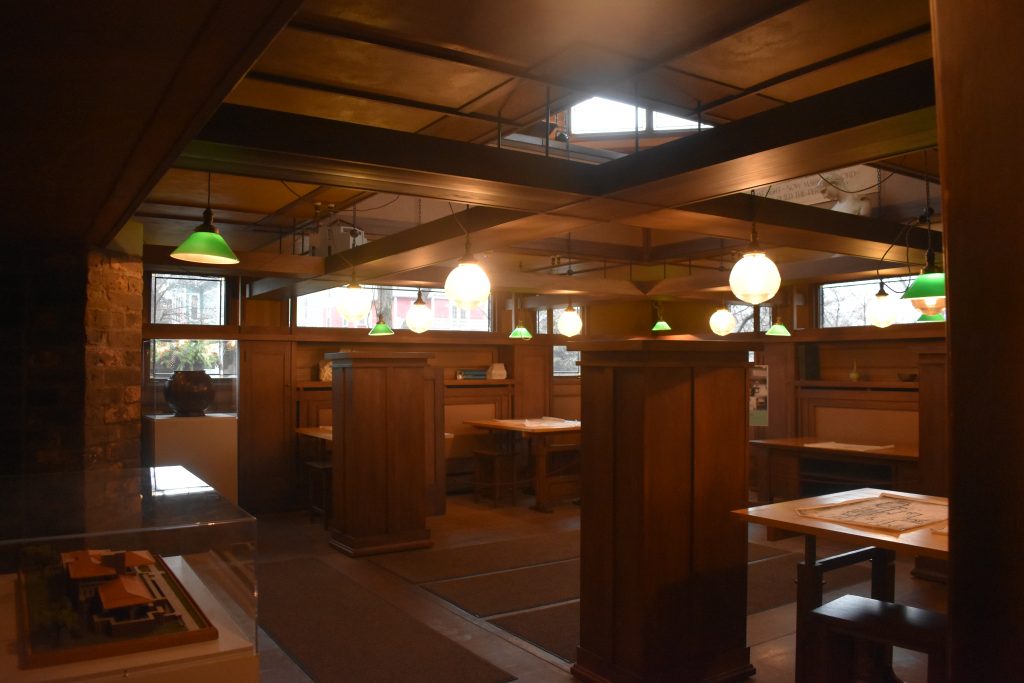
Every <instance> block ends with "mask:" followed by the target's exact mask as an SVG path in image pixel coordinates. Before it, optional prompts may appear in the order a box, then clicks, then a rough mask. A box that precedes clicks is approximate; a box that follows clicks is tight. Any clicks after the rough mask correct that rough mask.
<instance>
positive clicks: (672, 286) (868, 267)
mask: <svg viewBox="0 0 1024 683" xmlns="http://www.w3.org/2000/svg"><path fill="white" fill-rule="evenodd" d="M874 266H875V262H874V261H873V260H870V259H863V258H857V257H853V256H840V257H837V258H819V259H811V260H808V261H795V262H790V263H780V264H779V272H780V274H781V275H782V281H783V283H784V284H791V283H793V282H795V281H799V280H824V279H828V278H831V277H835V276H836V275H844V274H853V273H864V272H868V271H870V272H871V273H872V274H873V273H874ZM728 287H729V270H728V269H727V270H725V271H722V272H719V271H717V270H704V271H698V272H697V273H695V274H694V275H691V276H687V277H670V278H666V279H664V280H662V281H660V282H658V283H657V284H655V285H654V286H653V287H652V288H651V290H650V292H649V294H651V295H652V296H668V295H671V296H688V295H689V296H692V295H694V294H695V293H698V292H701V291H704V292H709V291H710V290H719V295H720V293H721V292H722V291H727V290H728ZM768 303H769V304H770V303H771V302H770V301H769V302H768Z"/></svg>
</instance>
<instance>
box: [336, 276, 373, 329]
mask: <svg viewBox="0 0 1024 683" xmlns="http://www.w3.org/2000/svg"><path fill="white" fill-rule="evenodd" d="M372 304H373V292H371V291H370V290H368V289H367V288H366V287H363V286H362V285H360V284H359V283H358V282H356V281H355V276H354V275H353V277H352V282H350V283H349V284H347V285H345V286H344V287H342V288H341V301H340V302H339V303H338V313H340V314H341V317H342V318H344V319H345V320H347V321H349V322H350V323H357V322H360V321H361V320H366V316H368V315H369V314H370V306H371V305H372Z"/></svg>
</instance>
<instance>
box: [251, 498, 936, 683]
mask: <svg viewBox="0 0 1024 683" xmlns="http://www.w3.org/2000/svg"><path fill="white" fill-rule="evenodd" d="M529 502H530V501H529V500H521V501H520V503H519V505H517V506H515V507H492V506H490V505H487V504H476V503H473V502H472V499H471V497H465V496H453V497H450V498H449V502H448V512H447V513H446V514H445V515H443V516H439V517H432V518H430V520H429V522H428V523H429V526H430V529H431V535H432V538H433V540H434V544H435V547H437V548H446V547H457V546H462V545H471V544H476V543H483V542H489V541H500V540H509V539H514V538H521V537H525V536H531V535H535V534H537V533H543V532H545V531H558V530H569V529H576V528H579V508H578V507H576V506H574V505H571V504H566V505H561V506H559V507H558V508H556V510H555V511H554V513H552V514H544V513H538V512H534V511H532V510H530V509H529V508H528V505H529ZM259 521H260V529H261V531H260V556H261V558H263V559H281V558H283V557H286V556H288V555H292V554H296V553H303V554H315V555H318V556H320V557H321V558H322V559H324V560H325V561H327V562H328V564H330V565H331V566H332V567H334V568H335V569H336V570H338V571H339V572H341V573H343V574H344V575H345V576H347V577H348V578H349V579H351V580H353V581H355V582H356V583H358V584H360V585H361V586H363V587H364V588H365V589H366V590H368V591H372V592H374V593H376V594H377V595H378V596H379V597H382V598H384V599H386V600H387V601H388V602H390V603H392V604H393V605H396V606H398V607H399V608H401V609H403V610H404V611H405V612H406V613H407V614H409V615H411V616H412V617H414V618H416V619H418V620H420V621H421V622H423V623H424V624H426V625H428V626H429V627H431V628H433V629H434V630H436V631H438V632H439V633H441V634H443V635H445V636H447V637H448V638H451V639H452V640H454V641H456V642H457V643H459V644H460V645H462V646H463V647H465V648H467V649H469V650H471V651H473V652H475V653H476V654H478V655H479V656H481V657H483V658H484V659H487V660H488V661H490V662H491V663H493V664H494V665H495V666H498V667H500V668H502V669H504V670H505V671H508V672H509V673H511V674H513V675H515V676H517V677H518V679H519V680H520V681H525V682H528V683H566V682H568V681H571V680H573V679H572V677H571V676H570V675H569V665H568V664H567V663H565V662H564V661H562V660H561V659H559V658H557V657H555V656H553V655H550V654H548V653H547V652H545V651H543V650H541V649H539V648H537V647H535V646H533V645H532V644H530V643H528V642H525V641H522V640H520V639H518V638H516V637H515V636H513V635H511V634H509V633H507V632H505V631H502V630H500V629H498V628H496V627H494V626H492V625H491V624H489V623H488V622H486V621H484V620H482V619H479V618H476V617H474V616H472V615H470V614H468V613H466V612H464V611H462V610H460V609H458V608H457V607H454V606H453V605H451V604H450V603H447V602H445V601H443V600H441V599H440V598H438V597H436V596H434V595H433V594H431V593H429V592H427V591H425V590H423V589H421V588H418V587H417V586H414V585H412V584H410V583H407V582H406V581H404V580H402V579H400V578H398V577H397V576H395V575H394V574H392V573H390V572H388V571H386V570H384V569H382V568H380V567H378V566H377V565H375V564H373V563H371V562H367V561H365V560H354V559H352V558H349V557H346V556H345V555H342V554H341V553H338V552H336V551H334V550H332V549H331V548H330V547H329V546H328V544H327V534H326V532H325V531H324V530H323V528H322V525H321V524H320V523H319V522H310V520H309V518H308V517H307V516H306V515H305V514H300V513H291V514H280V515H271V516H265V517H261V518H260V520H259ZM750 539H751V540H752V541H756V542H758V543H766V544H769V545H777V546H780V547H782V548H785V549H787V550H791V551H793V552H800V551H801V550H802V542H801V539H799V538H789V539H784V540H781V541H767V540H766V539H765V537H764V530H763V529H762V528H760V527H755V526H752V527H751V529H750ZM911 566H912V558H902V557H901V558H898V559H897V600H899V601H901V602H906V603H908V604H915V605H919V606H924V607H932V608H934V609H939V610H945V588H944V586H942V585H940V584H935V583H931V582H927V581H919V580H916V579H913V578H911V577H910V568H911ZM867 591H868V586H867V584H859V585H855V586H848V587H845V588H843V589H842V592H844V593H859V594H862V595H867ZM794 630H795V606H794V605H793V604H789V605H783V606H781V607H777V608H775V609H771V610H767V611H764V612H759V613H757V614H753V615H751V616H750V617H749V618H748V619H747V642H748V644H749V645H750V648H751V659H752V661H753V664H754V666H755V667H756V668H757V675H756V676H755V677H754V678H752V679H750V680H752V681H755V682H756V683H788V682H790V681H792V680H793V649H794V635H793V633H794ZM260 660H261V671H262V676H263V681H264V683H292V682H305V681H309V678H308V677H306V675H305V674H304V673H303V672H302V670H301V669H300V668H299V666H297V665H296V663H294V662H292V660H291V659H290V658H289V657H288V655H287V654H286V653H284V652H282V651H281V650H280V649H279V648H278V647H277V646H276V644H275V643H274V642H273V641H272V640H271V639H270V638H269V637H268V636H267V635H266V634H265V633H263V632H262V630H261V631H260ZM894 668H895V669H896V672H897V674H899V675H901V676H903V677H904V678H905V680H906V681H907V682H908V683H915V682H917V681H922V682H923V681H924V678H925V666H924V660H923V658H922V657H921V656H920V655H918V654H917V653H913V652H907V651H903V650H896V652H895V655H894ZM320 683H333V682H328V681H322V682H320ZM453 683H458V682H453Z"/></svg>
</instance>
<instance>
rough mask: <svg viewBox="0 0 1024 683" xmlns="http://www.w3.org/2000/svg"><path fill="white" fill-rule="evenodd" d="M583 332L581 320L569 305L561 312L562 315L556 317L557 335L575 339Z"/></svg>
mask: <svg viewBox="0 0 1024 683" xmlns="http://www.w3.org/2000/svg"><path fill="white" fill-rule="evenodd" d="M582 330H583V318H581V317H580V314H579V313H578V312H577V311H576V309H575V308H573V307H572V304H569V305H568V306H566V307H565V310H564V311H562V314H561V315H560V316H558V333H559V334H562V335H565V336H566V337H575V336H576V335H577V334H579V333H580V332H581V331H582Z"/></svg>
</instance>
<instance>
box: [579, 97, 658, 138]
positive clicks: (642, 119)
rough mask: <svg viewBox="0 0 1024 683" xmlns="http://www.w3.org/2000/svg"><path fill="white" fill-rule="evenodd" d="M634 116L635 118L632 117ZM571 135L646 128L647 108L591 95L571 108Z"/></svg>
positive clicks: (620, 131)
mask: <svg viewBox="0 0 1024 683" xmlns="http://www.w3.org/2000/svg"><path fill="white" fill-rule="evenodd" d="M634 117H635V118H634ZM571 121H572V133H573V135H587V134H593V133H626V132H632V131H634V130H636V129H637V127H639V129H640V130H647V110H646V109H644V108H642V107H640V108H637V107H634V106H633V105H632V104H626V103H624V102H616V101H615V100H608V99H605V98H603V97H591V98H590V99H589V100H584V101H583V102H580V103H579V104H577V105H576V106H574V107H573V108H572V119H571Z"/></svg>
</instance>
